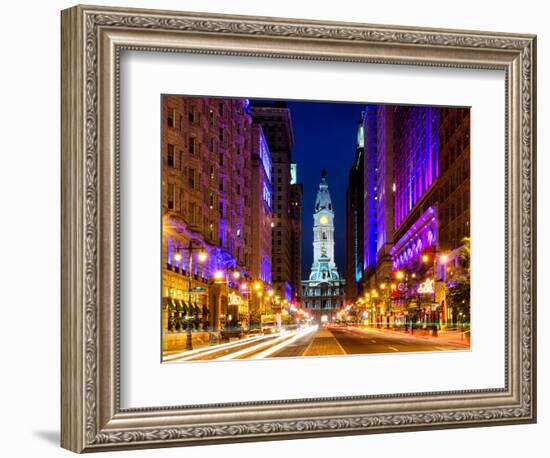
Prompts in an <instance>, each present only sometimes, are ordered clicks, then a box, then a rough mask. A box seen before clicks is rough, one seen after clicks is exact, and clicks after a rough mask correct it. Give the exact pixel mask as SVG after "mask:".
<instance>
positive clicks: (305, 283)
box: [302, 169, 345, 321]
mask: <svg viewBox="0 0 550 458" xmlns="http://www.w3.org/2000/svg"><path fill="white" fill-rule="evenodd" d="M344 286H345V280H343V279H340V274H339V273H338V267H337V266H336V262H335V260H334V208H333V206H332V200H331V198H330V192H329V190H328V181H327V171H326V169H323V170H322V171H321V181H320V183H319V189H318V190H317V198H316V199H315V208H314V211H313V262H312V264H311V272H310V274H309V278H308V279H307V280H302V297H303V298H304V299H305V300H304V302H303V303H302V306H303V307H305V308H307V309H310V310H312V311H313V312H314V313H315V316H316V317H317V318H318V319H321V321H322V320H323V319H324V320H328V321H332V320H333V319H335V318H334V316H333V315H332V313H331V310H336V309H339V308H341V307H342V306H343V304H344ZM329 312H330V313H329ZM323 316H324V318H323Z"/></svg>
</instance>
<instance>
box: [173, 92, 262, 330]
mask: <svg viewBox="0 0 550 458" xmlns="http://www.w3.org/2000/svg"><path fill="white" fill-rule="evenodd" d="M162 134H163V135H162V228H163V230H162V296H163V311H164V313H163V329H164V330H166V331H170V332H178V331H182V330H186V329H188V328H189V327H191V328H192V329H193V331H196V332H199V331H207V330H212V329H214V330H216V329H220V328H223V327H224V326H229V325H234V326H237V325H240V324H243V323H244V322H245V321H246V319H247V318H246V317H247V315H248V313H249V303H248V302H249V300H248V297H247V296H246V295H242V294H241V293H240V291H239V282H241V281H243V279H244V280H250V281H252V280H255V279H256V278H259V277H260V276H262V277H264V278H265V279H266V281H269V278H270V272H269V268H266V267H265V266H270V264H271V261H270V259H269V258H270V254H271V253H270V250H266V246H268V245H269V244H270V241H269V239H268V236H267V231H263V232H262V234H263V235H264V236H263V238H262V240H261V243H260V244H259V245H258V244H256V245H254V244H253V243H252V239H253V234H255V233H256V231H257V228H258V227H270V226H271V221H270V212H269V210H266V211H265V212H263V213H262V212H259V211H258V208H259V205H256V206H254V203H255V202H256V201H255V200H254V195H253V192H252V191H251V189H252V188H253V182H255V183H257V182H258V180H259V178H258V177H259V171H258V167H257V162H258V158H259V157H265V160H266V161H267V163H270V161H271V158H270V152H269V148H268V147H267V145H266V144H265V141H262V138H263V134H262V132H261V127H259V126H254V123H253V120H252V116H251V115H250V112H249V104H248V101H247V100H246V99H221V98H208V97H184V96H163V98H162ZM262 142H263V143H262ZM262 177H263V179H264V182H265V183H266V185H267V188H268V191H270V189H269V188H270V185H271V183H270V181H269V180H268V179H266V177H265V175H263V176H262ZM254 180H255V181H254ZM260 181H261V180H260ZM256 203H257V202H256ZM258 266H264V267H263V270H262V267H258ZM214 290H215V291H214Z"/></svg>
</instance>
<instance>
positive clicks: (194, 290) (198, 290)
mask: <svg viewBox="0 0 550 458" xmlns="http://www.w3.org/2000/svg"><path fill="white" fill-rule="evenodd" d="M191 292H192V293H205V292H206V288H204V287H202V286H196V287H195V288H191Z"/></svg>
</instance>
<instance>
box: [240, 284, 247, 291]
mask: <svg viewBox="0 0 550 458" xmlns="http://www.w3.org/2000/svg"><path fill="white" fill-rule="evenodd" d="M241 291H248V283H242V284H241Z"/></svg>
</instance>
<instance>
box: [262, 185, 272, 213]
mask: <svg viewBox="0 0 550 458" xmlns="http://www.w3.org/2000/svg"><path fill="white" fill-rule="evenodd" d="M262 198H263V200H264V202H265V204H266V205H267V206H268V207H269V208H271V189H270V188H269V186H268V185H267V184H266V183H265V182H264V183H263V189H262Z"/></svg>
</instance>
